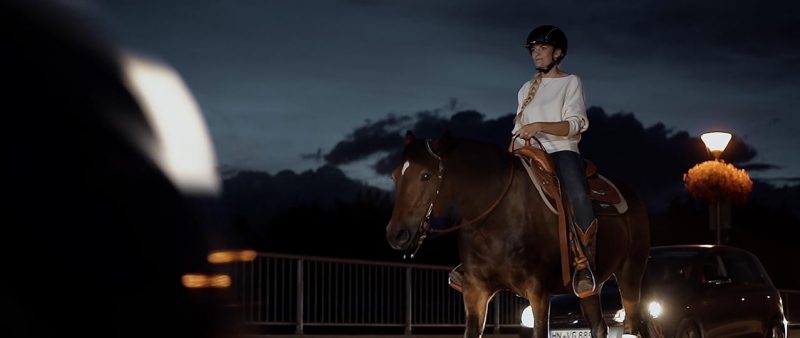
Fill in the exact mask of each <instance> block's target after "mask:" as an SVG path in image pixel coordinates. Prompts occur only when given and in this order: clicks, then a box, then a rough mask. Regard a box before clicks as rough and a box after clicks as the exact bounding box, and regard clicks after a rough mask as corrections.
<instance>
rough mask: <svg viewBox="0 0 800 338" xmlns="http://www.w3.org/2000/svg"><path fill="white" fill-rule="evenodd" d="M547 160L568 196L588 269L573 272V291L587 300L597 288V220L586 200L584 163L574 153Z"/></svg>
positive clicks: (565, 152)
mask: <svg viewBox="0 0 800 338" xmlns="http://www.w3.org/2000/svg"><path fill="white" fill-rule="evenodd" d="M550 156H551V158H552V159H553V164H554V165H555V169H556V173H557V175H558V179H559V181H560V182H561V186H562V189H563V193H564V194H566V195H567V200H568V201H569V203H570V206H571V207H572V210H573V212H574V215H575V223H576V224H577V229H575V232H576V233H577V234H578V239H579V240H580V242H581V244H582V245H583V253H584V254H585V255H586V258H587V260H588V262H587V263H588V266H585V264H583V265H582V266H578V267H577V268H576V270H577V271H576V273H575V274H573V279H572V288H573V291H574V292H575V294H576V295H578V297H581V298H584V297H588V296H590V295H592V294H593V293H595V291H596V288H597V283H596V281H595V280H594V276H593V275H592V271H594V268H595V264H594V256H595V251H596V249H595V248H596V243H595V238H596V235H597V219H596V218H595V215H594V210H593V209H592V201H591V199H590V198H589V186H588V184H587V182H586V174H585V167H584V162H583V159H582V158H581V156H580V155H579V154H578V153H576V152H574V151H558V152H554V153H552V154H550Z"/></svg>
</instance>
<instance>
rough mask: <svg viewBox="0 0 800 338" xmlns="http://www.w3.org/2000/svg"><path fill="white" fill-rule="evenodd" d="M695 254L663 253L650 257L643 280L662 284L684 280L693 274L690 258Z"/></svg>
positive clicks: (652, 283)
mask: <svg viewBox="0 0 800 338" xmlns="http://www.w3.org/2000/svg"><path fill="white" fill-rule="evenodd" d="M694 256H696V254H692V255H689V254H686V255H663V256H657V257H651V258H650V260H649V261H648V262H647V271H646V272H645V276H644V280H645V283H646V284H650V285H654V284H657V285H664V284H665V283H674V282H686V281H689V280H690V279H691V278H692V276H693V274H692V272H693V270H694V265H693V264H692V258H693V257H694Z"/></svg>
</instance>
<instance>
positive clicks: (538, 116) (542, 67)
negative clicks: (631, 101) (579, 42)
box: [451, 26, 597, 298]
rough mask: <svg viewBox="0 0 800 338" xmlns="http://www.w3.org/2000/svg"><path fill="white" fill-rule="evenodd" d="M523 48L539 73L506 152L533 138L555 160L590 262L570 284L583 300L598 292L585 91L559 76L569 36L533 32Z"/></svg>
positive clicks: (525, 90)
mask: <svg viewBox="0 0 800 338" xmlns="http://www.w3.org/2000/svg"><path fill="white" fill-rule="evenodd" d="M525 47H526V48H527V49H528V51H529V52H530V55H531V58H532V59H533V64H534V66H535V67H536V70H537V71H538V73H537V74H536V76H534V78H533V79H532V80H530V81H528V82H525V84H523V85H522V88H520V89H519V92H518V93H517V102H518V106H517V116H516V118H515V119H514V129H513V130H512V131H511V133H512V134H514V136H517V137H518V138H517V137H515V138H514V139H515V141H512V144H511V145H510V146H509V150H513V149H514V148H515V147H517V146H522V144H521V143H519V142H521V140H520V139H526V140H527V139H529V138H531V137H533V136H536V137H537V138H538V139H539V140H540V141H541V144H542V146H543V147H544V150H545V151H546V152H547V153H549V155H550V157H551V159H552V160H553V163H554V164H555V169H556V174H557V175H558V179H559V181H560V182H561V186H562V189H563V190H562V191H563V192H564V193H566V195H567V199H568V201H569V203H570V205H571V207H572V208H571V209H572V210H573V211H574V216H575V217H574V218H575V219H574V226H575V228H576V232H577V235H578V237H579V239H580V244H582V245H583V250H582V251H583V253H584V254H585V255H586V258H587V260H588V262H586V263H588V264H585V263H584V264H582V265H578V266H576V271H575V273H574V275H573V278H572V290H573V292H574V293H575V295H577V296H578V297H580V298H585V297H588V296H590V295H592V294H594V293H596V291H597V283H596V281H595V276H594V275H593V271H594V270H595V259H594V256H595V251H596V249H595V248H596V243H595V238H596V234H597V219H596V218H595V216H594V211H593V210H592V202H591V200H590V199H589V191H588V187H587V183H586V176H585V175H584V165H583V160H582V159H581V156H580V154H579V151H578V142H580V140H581V133H583V132H584V131H586V129H587V128H588V127H589V120H588V118H587V117H586V105H585V103H584V96H585V95H584V92H583V86H582V85H581V80H580V79H579V78H578V76H576V75H574V74H567V73H565V72H562V71H561V69H560V67H559V66H560V64H561V61H563V60H564V57H565V56H566V55H567V36H566V35H565V34H564V32H563V31H561V29H559V28H558V27H555V26H540V27H537V28H536V29H534V30H532V31H531V32H530V34H528V39H527V40H526V43H525ZM513 142H517V144H515V143H513ZM459 270H460V269H456V270H454V272H453V273H451V282H452V283H454V284H456V285H457V286H456V287H457V288H458V287H459V286H460V281H461V280H462V279H463V278H462V276H461V275H460V271H459Z"/></svg>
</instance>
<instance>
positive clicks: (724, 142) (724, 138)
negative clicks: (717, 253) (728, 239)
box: [700, 131, 731, 245]
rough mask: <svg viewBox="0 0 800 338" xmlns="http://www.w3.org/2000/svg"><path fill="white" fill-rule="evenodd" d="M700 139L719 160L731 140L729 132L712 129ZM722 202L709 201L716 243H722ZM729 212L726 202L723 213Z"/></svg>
mask: <svg viewBox="0 0 800 338" xmlns="http://www.w3.org/2000/svg"><path fill="white" fill-rule="evenodd" d="M700 139H701V140H703V143H705V145H706V148H707V149H708V151H709V152H710V153H711V155H713V156H714V160H716V161H719V157H720V155H722V152H723V151H724V150H725V147H727V146H728V142H730V141H731V134H730V133H726V132H723V131H714V132H709V133H705V134H703V135H700ZM722 204H723V203H722V202H721V201H719V200H714V201H712V202H711V205H712V210H711V212H716V217H712V218H714V223H716V224H715V226H716V228H717V229H716V230H717V245H719V244H722V224H721V223H722V222H721V218H722V212H721V210H720V209H722ZM729 213H730V207H729V206H728V204H727V203H726V204H725V214H726V215H729Z"/></svg>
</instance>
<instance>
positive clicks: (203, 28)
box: [82, 0, 800, 180]
mask: <svg viewBox="0 0 800 338" xmlns="http://www.w3.org/2000/svg"><path fill="white" fill-rule="evenodd" d="M739 2H740V4H736V3H737V1H703V2H696V1H664V2H644V1H634V0H626V1H613V2H610V1H603V2H573V1H560V2H546V3H545V2H538V3H537V2H533V1H502V2H500V1H462V0H459V1H407V0H403V1H369V0H360V1H106V0H104V1H100V0H93V1H85V2H84V3H83V5H82V7H84V8H85V9H88V12H89V13H90V16H89V17H90V18H91V20H95V21H96V25H97V26H99V27H100V28H101V29H102V30H103V31H105V33H106V34H107V35H108V36H109V37H110V38H111V39H112V40H114V41H117V42H118V43H120V44H122V45H125V46H127V47H129V48H132V49H134V50H137V51H140V52H144V53H146V54H149V55H151V56H155V57H157V58H160V59H161V60H164V61H166V62H168V63H169V64H171V65H172V66H173V67H175V69H177V70H178V72H180V74H181V75H183V77H184V79H185V80H186V82H187V83H188V85H189V87H190V88H191V89H192V91H193V92H194V94H195V96H196V98H197V100H198V101H199V103H200V106H201V108H202V110H203V112H204V114H205V116H206V118H207V121H208V124H209V127H210V130H211V133H212V137H213V142H214V144H215V146H216V150H217V156H218V160H219V162H220V165H221V170H222V171H223V172H225V171H235V170H242V169H248V170H259V171H267V172H273V173H274V172H277V171H280V170H283V169H290V170H295V171H300V170H306V169H313V168H316V167H319V166H320V165H322V164H323V163H324V162H322V161H315V160H309V159H304V158H302V157H301V154H309V153H312V154H313V153H316V152H317V151H318V149H321V152H322V154H323V155H324V154H325V153H327V152H328V151H330V150H331V149H332V148H333V146H334V145H335V144H336V143H337V142H339V141H341V140H343V139H345V138H346V137H347V135H348V134H349V133H351V132H352V131H353V130H354V128H357V127H359V126H363V125H364V124H365V122H366V121H375V120H380V119H383V118H385V117H386V116H387V114H390V113H392V114H399V115H403V114H413V113H415V112H418V111H422V110H433V109H437V108H443V107H446V106H447V105H448V103H449V102H451V99H452V98H455V99H457V100H458V104H457V108H459V109H474V110H477V111H479V112H481V113H483V114H484V115H485V116H486V117H487V118H497V117H500V116H503V115H507V114H510V113H513V112H514V110H515V109H516V105H517V102H516V94H517V90H518V89H519V87H520V85H521V84H522V83H523V82H525V81H527V80H528V79H530V78H531V77H532V76H533V74H534V73H533V71H534V70H533V67H532V64H531V61H530V58H529V55H528V54H527V51H526V50H525V49H524V48H523V47H522V44H523V43H524V40H525V37H526V36H527V34H528V32H529V31H530V30H531V29H532V28H534V27H536V26H538V25H542V24H553V25H557V26H560V27H561V28H562V29H563V30H564V31H565V32H566V34H567V36H568V37H569V44H570V48H569V54H568V56H567V58H566V60H565V63H564V65H563V67H562V70H564V71H566V72H568V73H574V74H577V75H578V76H580V77H581V78H582V80H583V84H584V88H585V90H586V96H587V105H590V106H600V107H602V108H603V109H604V110H605V111H607V112H609V113H614V112H620V111H623V112H632V113H634V115H635V117H636V118H637V119H639V120H640V121H642V122H643V123H644V124H645V125H646V126H648V125H652V124H655V123H657V122H663V123H664V124H665V125H666V126H667V127H669V128H673V129H674V130H675V131H679V130H685V131H688V132H689V133H690V134H692V135H698V134H699V133H701V132H704V131H708V130H713V129H723V130H727V131H730V132H732V133H734V134H735V135H736V136H738V137H741V138H743V139H744V140H745V141H746V142H747V143H748V144H750V145H751V146H753V147H754V148H755V149H756V150H757V151H758V154H759V155H758V156H757V157H756V158H755V159H754V160H753V161H754V162H759V163H767V164H771V165H774V166H777V167H778V168H777V169H772V170H767V171H759V172H752V173H751V175H753V176H754V177H759V178H773V179H774V178H798V177H800V156H797V150H796V149H797V147H798V146H800V136H797V134H796V133H795V130H797V125H798V124H800V116H799V115H798V114H796V113H795V110H796V109H797V107H800V95H798V93H799V92H800V90H799V89H800V85H799V84H798V81H797V80H796V79H797V78H798V76H800V43H798V41H800V15H798V14H799V13H800V11H798V10H799V9H800V4H799V3H797V2H789V1H786V2H774V3H773V2H770V1H755V2H754V1H747V2H744V1H739ZM542 4H546V6H542ZM445 111H446V110H445ZM589 128H591V121H590V127H589ZM510 129H511V126H509V131H510ZM624 146H625V145H624V144H621V145H620V147H624ZM365 168H366V166H363V167H361V168H357V166H356V167H350V168H345V169H346V172H348V173H350V174H351V175H352V176H354V177H355V178H360V179H368V180H369V178H370V171H369V170H368V169H365ZM372 175H374V173H373V174H372Z"/></svg>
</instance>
